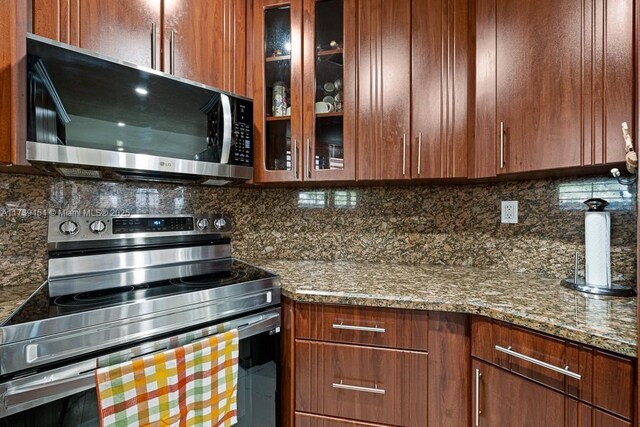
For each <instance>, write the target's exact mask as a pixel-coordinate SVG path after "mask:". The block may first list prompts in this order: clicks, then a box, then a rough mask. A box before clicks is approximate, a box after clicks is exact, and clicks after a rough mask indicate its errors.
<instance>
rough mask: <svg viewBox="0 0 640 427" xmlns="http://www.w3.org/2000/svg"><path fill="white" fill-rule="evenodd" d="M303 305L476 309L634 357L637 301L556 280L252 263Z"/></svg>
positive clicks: (432, 269) (435, 269) (473, 271)
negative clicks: (275, 277)
mask: <svg viewBox="0 0 640 427" xmlns="http://www.w3.org/2000/svg"><path fill="white" fill-rule="evenodd" d="M249 262H250V263H251V264H254V265H256V266H260V267H263V268H266V269H267V270H270V271H272V272H274V273H277V274H279V275H280V277H281V282H282V293H283V295H285V296H287V297H289V298H291V299H293V300H296V301H301V302H317V303H330V304H353V305H366V306H374V307H393V308H406V309H416V310H437V311H450V312H461V313H471V314H479V315H483V316H487V317H490V318H493V319H497V320H502V321H505V322H509V323H512V324H515V325H520V326H524V327H527V328H531V329H534V330H536V331H540V332H545V333H548V334H550V335H555V336H558V337H561V338H567V339H570V340H573V341H577V342H580V343H583V344H588V345H592V346H595V347H598V348H601V349H605V350H610V351H613V352H616V353H620V354H624V355H627V356H633V357H636V356H637V336H638V329H637V323H638V322H637V300H636V298H611V297H606V298H600V299H596V298H594V297H592V296H588V295H587V294H583V293H580V292H577V291H573V290H569V289H565V288H563V287H561V286H560V284H559V280H552V279H542V278H539V277H536V276H532V275H525V274H517V273H503V272H497V271H490V270H482V269H478V268H472V267H439V266H426V265H425V266H410V265H398V264H377V263H371V264H369V263H358V262H324V261H285V260H250V261H249Z"/></svg>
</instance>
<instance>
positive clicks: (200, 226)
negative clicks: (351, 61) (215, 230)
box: [198, 218, 209, 230]
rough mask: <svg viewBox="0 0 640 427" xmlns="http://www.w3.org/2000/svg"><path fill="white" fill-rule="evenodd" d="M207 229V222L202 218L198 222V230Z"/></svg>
mask: <svg viewBox="0 0 640 427" xmlns="http://www.w3.org/2000/svg"><path fill="white" fill-rule="evenodd" d="M208 227H209V220H208V219H207V218H202V219H200V220H198V230H206V229H207V228H208Z"/></svg>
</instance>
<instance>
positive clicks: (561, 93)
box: [472, 0, 633, 177]
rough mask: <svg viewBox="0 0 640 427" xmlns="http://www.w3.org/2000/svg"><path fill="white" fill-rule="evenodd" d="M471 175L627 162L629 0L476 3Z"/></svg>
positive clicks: (630, 74) (492, 0) (630, 93)
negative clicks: (624, 126)
mask: <svg viewBox="0 0 640 427" xmlns="http://www.w3.org/2000/svg"><path fill="white" fill-rule="evenodd" d="M476 13H477V15H476V105H475V109H476V116H475V132H476V135H475V142H474V145H473V173H472V176H474V177H489V176H495V175H496V174H509V173H519V172H530V171H541V170H552V169H562V168H575V167H580V166H589V165H599V164H607V163H613V162H619V161H624V144H623V140H622V138H621V128H620V123H621V122H623V121H626V122H628V123H629V124H630V125H631V124H632V123H633V120H632V119H633V117H632V113H633V91H632V90H631V88H632V87H633V54H632V49H633V1H632V0H619V1H615V2H606V1H603V0H597V1H594V2H581V1H579V0H561V1H556V0H541V1H536V2H530V1H527V0H486V1H485V0H482V1H477V2H476Z"/></svg>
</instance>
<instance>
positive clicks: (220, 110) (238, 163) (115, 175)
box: [26, 34, 253, 185]
mask: <svg viewBox="0 0 640 427" xmlns="http://www.w3.org/2000/svg"><path fill="white" fill-rule="evenodd" d="M26 156H27V160H28V161H29V162H30V163H32V164H33V165H34V166H36V167H39V168H41V169H43V170H45V171H47V172H55V173H58V174H61V175H63V176H66V177H73V178H98V179H117V180H130V179H134V180H150V181H166V182H177V183H182V184H184V183H194V184H205V185H225V184H228V183H234V182H242V181H246V180H248V179H251V177H252V174H253V168H252V164H253V102H252V101H251V100H250V99H248V98H244V97H241V96H236V95H233V94H229V93H225V92H223V91H220V90H218V89H215V88H212V87H209V86H206V85H202V84H199V83H195V82H191V81H189V80H186V79H181V78H177V77H175V76H172V75H168V74H165V73H161V72H158V71H156V70H152V69H148V68H146V67H141V66H137V65H134V64H130V63H126V62H120V61H117V60H114V59H111V58H106V57H104V56H101V55H97V54H95V53H92V52H89V51H87V50H84V49H80V48H76V47H73V46H69V45H66V44H62V43H58V42H55V41H52V40H49V39H45V38H42V37H39V36H35V35H31V34H29V35H28V36H27V152H26Z"/></svg>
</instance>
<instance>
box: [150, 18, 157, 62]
mask: <svg viewBox="0 0 640 427" xmlns="http://www.w3.org/2000/svg"><path fill="white" fill-rule="evenodd" d="M156 31H157V30H156V23H155V22H152V23H151V68H153V69H154V70H155V69H156V64H157V61H156Z"/></svg>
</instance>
